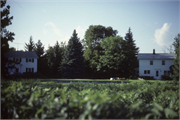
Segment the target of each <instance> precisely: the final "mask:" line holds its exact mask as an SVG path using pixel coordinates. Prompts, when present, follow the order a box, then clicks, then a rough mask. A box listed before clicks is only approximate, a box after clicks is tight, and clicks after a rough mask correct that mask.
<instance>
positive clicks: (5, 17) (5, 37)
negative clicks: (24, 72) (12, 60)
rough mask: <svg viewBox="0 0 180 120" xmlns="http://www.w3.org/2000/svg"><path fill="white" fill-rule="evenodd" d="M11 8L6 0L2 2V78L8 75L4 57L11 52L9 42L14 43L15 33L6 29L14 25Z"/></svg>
mask: <svg viewBox="0 0 180 120" xmlns="http://www.w3.org/2000/svg"><path fill="white" fill-rule="evenodd" d="M9 14H10V6H9V5H7V6H6V0H1V74H2V75H1V77H3V76H4V75H5V74H7V72H8V71H7V67H6V64H7V63H8V59H7V58H6V57H5V56H4V53H5V52H8V51H9V44H8V42H9V41H11V42H13V40H14V35H15V34H14V33H13V32H10V31H8V30H7V29H6V27H7V26H9V25H11V24H12V20H13V16H9Z"/></svg>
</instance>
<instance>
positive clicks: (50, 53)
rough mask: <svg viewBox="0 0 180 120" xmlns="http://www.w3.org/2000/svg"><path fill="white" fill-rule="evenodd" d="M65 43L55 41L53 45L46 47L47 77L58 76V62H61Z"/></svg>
mask: <svg viewBox="0 0 180 120" xmlns="http://www.w3.org/2000/svg"><path fill="white" fill-rule="evenodd" d="M64 51H65V44H64V43H62V42H61V44H59V42H58V41H57V42H56V44H55V45H54V46H53V47H50V46H49V48H48V50H47V51H46V58H47V64H48V66H49V75H48V76H49V77H51V78H60V77H61V69H60V64H61V63H62V58H63V56H64Z"/></svg>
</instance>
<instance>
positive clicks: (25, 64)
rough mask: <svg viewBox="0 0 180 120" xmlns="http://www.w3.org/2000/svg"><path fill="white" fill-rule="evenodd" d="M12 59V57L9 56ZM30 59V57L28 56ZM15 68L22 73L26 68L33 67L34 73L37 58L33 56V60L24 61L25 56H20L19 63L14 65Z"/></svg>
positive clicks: (11, 70)
mask: <svg viewBox="0 0 180 120" xmlns="http://www.w3.org/2000/svg"><path fill="white" fill-rule="evenodd" d="M9 59H13V58H9ZM28 59H32V58H28ZM16 68H18V72H20V73H24V72H26V68H34V73H35V72H37V58H34V62H26V58H21V63H20V64H19V65H16ZM15 71H16V69H8V72H15Z"/></svg>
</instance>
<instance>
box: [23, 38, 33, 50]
mask: <svg viewBox="0 0 180 120" xmlns="http://www.w3.org/2000/svg"><path fill="white" fill-rule="evenodd" d="M24 48H25V51H34V49H35V44H34V41H33V38H32V36H30V39H29V43H25V46H24Z"/></svg>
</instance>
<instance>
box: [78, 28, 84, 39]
mask: <svg viewBox="0 0 180 120" xmlns="http://www.w3.org/2000/svg"><path fill="white" fill-rule="evenodd" d="M76 32H77V33H78V37H79V38H80V39H83V38H84V35H85V29H83V28H82V27H80V26H78V27H77V28H76Z"/></svg>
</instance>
